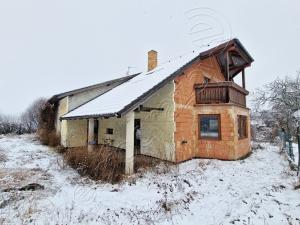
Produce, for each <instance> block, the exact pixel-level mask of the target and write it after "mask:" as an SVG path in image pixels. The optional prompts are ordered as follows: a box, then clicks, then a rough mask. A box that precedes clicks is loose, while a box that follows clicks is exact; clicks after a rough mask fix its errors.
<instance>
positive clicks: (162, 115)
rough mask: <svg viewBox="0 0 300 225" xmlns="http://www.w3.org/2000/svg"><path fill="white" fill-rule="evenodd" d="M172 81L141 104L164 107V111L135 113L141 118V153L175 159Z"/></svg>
mask: <svg viewBox="0 0 300 225" xmlns="http://www.w3.org/2000/svg"><path fill="white" fill-rule="evenodd" d="M174 89H175V85H174V82H173V81H172V82H169V83H168V84H166V85H165V86H164V87H163V88H161V89H160V90H159V91H157V92H156V93H155V94H154V95H153V96H152V97H151V98H150V99H149V100H148V101H146V102H145V103H144V104H143V105H144V106H145V107H156V108H164V111H151V112H140V113H136V116H135V118H137V119H141V136H142V137H141V153H142V154H144V155H149V156H152V157H156V158H160V159H164V160H169V161H175V142H174V132H175V121H174V111H175V102H174Z"/></svg>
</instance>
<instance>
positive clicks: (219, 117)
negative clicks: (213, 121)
mask: <svg viewBox="0 0 300 225" xmlns="http://www.w3.org/2000/svg"><path fill="white" fill-rule="evenodd" d="M209 116H213V117H216V118H217V119H218V137H205V136H204V137H203V136H201V118H202V117H209ZM198 139H201V140H212V141H220V140H221V139H222V135H221V115H220V114H198Z"/></svg>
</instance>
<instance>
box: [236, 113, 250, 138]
mask: <svg viewBox="0 0 300 225" xmlns="http://www.w3.org/2000/svg"><path fill="white" fill-rule="evenodd" d="M242 123H243V124H244V126H243V127H242V126H241V125H242ZM240 129H244V132H243V133H244V134H245V135H243V136H242V135H240ZM237 135H238V139H239V140H242V139H246V138H248V116H245V115H237Z"/></svg>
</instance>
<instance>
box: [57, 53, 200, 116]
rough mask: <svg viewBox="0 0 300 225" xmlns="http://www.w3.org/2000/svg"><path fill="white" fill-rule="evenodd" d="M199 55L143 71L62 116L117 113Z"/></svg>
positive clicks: (187, 56)
mask: <svg viewBox="0 0 300 225" xmlns="http://www.w3.org/2000/svg"><path fill="white" fill-rule="evenodd" d="M198 55H199V53H194V52H193V53H190V54H187V55H185V56H181V57H179V58H177V59H175V60H172V61H169V62H167V63H165V64H163V65H161V66H158V67H156V68H155V69H154V70H151V71H149V72H143V73H141V74H139V75H137V76H136V77H134V78H132V79H130V80H129V81H127V82H125V83H123V84H121V85H119V86H117V87H116V88H114V89H112V90H110V91H108V92H106V93H105V94H103V95H101V96H99V97H97V98H96V99H94V100H92V101H90V102H88V103H86V104H84V105H83V106H81V107H79V108H77V109H75V110H73V111H71V112H69V113H67V114H66V115H64V116H63V117H62V118H63V119H68V118H74V117H75V118H76V117H87V116H100V115H112V114H117V113H119V112H120V111H121V110H122V109H124V107H125V106H127V105H129V104H130V103H131V102H133V101H134V100H136V99H137V98H139V97H140V96H142V95H143V94H144V93H146V92H147V91H149V90H150V89H151V88H153V87H154V86H156V85H158V84H159V83H160V82H162V81H163V80H165V79H166V78H168V77H169V76H170V75H171V74H173V73H175V72H176V71H177V70H178V69H179V68H180V67H182V66H183V65H185V64H187V63H188V62H190V61H191V60H193V59H194V58H195V57H197V56H198Z"/></svg>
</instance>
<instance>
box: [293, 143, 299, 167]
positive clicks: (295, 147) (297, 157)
mask: <svg viewBox="0 0 300 225" xmlns="http://www.w3.org/2000/svg"><path fill="white" fill-rule="evenodd" d="M293 153H294V159H295V164H296V165H298V161H299V150H298V145H297V144H293Z"/></svg>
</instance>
